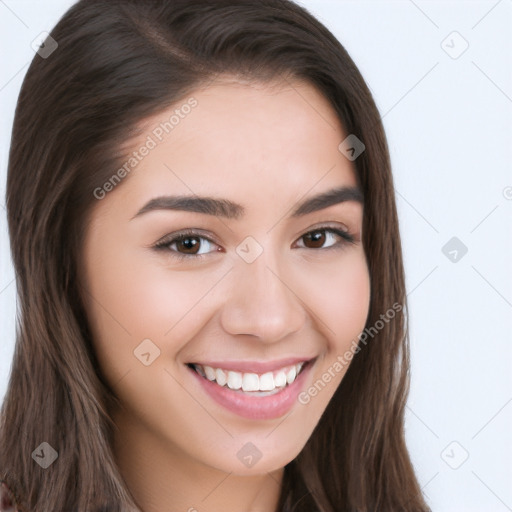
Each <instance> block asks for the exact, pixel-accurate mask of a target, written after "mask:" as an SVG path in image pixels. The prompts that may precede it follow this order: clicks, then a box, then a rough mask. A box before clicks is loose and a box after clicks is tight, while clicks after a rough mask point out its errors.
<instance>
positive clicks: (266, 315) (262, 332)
mask: <svg viewBox="0 0 512 512" xmlns="http://www.w3.org/2000/svg"><path fill="white" fill-rule="evenodd" d="M265 255H266V251H264V252H263V253H262V254H261V255H260V256H259V257H258V258H257V259H256V260H255V261H253V262H252V263H246V262H245V261H243V260H239V261H237V262H236V264H235V268H234V269H233V271H232V272H231V279H230V281H229V290H227V291H226V300H225V301H224V304H223V310H222V313H221V323H222V327H223V328H224V330H225V331H226V332H228V333H230V334H232V335H237V334H247V335H252V336H257V337H258V338H259V339H260V340H261V341H262V342H265V343H275V342H277V341H279V340H281V339H283V338H285V337H286V336H289V335H291V334H292V333H294V332H297V331H299V330H301V329H302V328H303V326H304V324H305V322H306V319H307V314H306V310H305V307H304V304H303V301H304V298H303V297H300V296H299V293H298V292H297V289H298V288H299V287H298V283H297V282H294V281H293V279H292V278H291V275H292V273H291V272H281V271H278V270H276V269H277V265H276V264H275V261H273V264H272V267H270V265H269V263H270V262H269V259H268V258H266V257H265Z"/></svg>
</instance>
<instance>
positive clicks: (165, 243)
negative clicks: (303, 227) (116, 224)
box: [153, 226, 356, 260]
mask: <svg viewBox="0 0 512 512" xmlns="http://www.w3.org/2000/svg"><path fill="white" fill-rule="evenodd" d="M322 231H325V232H330V233H334V234H335V235H338V236H339V237H341V238H342V239H343V241H342V242H337V243H336V244H333V245H331V246H329V247H323V248H322V247H317V248H310V247H301V249H311V250H315V249H316V250H324V251H326V250H329V249H333V250H337V249H343V248H344V247H345V245H346V244H355V243H356V238H355V237H354V236H353V235H351V234H350V233H349V232H348V231H343V230H341V229H338V228H333V227H330V226H320V227H318V228H315V229H313V230H311V231H308V232H306V233H304V234H303V235H301V236H300V237H299V240H300V239H302V238H304V237H305V236H306V235H311V234H313V233H318V232H322ZM187 238H202V239H204V240H207V241H208V242H210V243H212V244H215V242H214V241H213V240H211V239H210V238H208V237H206V236H204V235H202V234H201V233H199V232H197V231H195V230H193V229H187V230H185V231H182V232H181V233H178V234H177V235H173V236H172V238H167V239H164V240H162V241H160V242H157V243H156V244H155V245H154V246H153V248H154V249H156V250H157V251H169V252H172V253H174V254H173V257H175V258H177V259H178V260H186V259H196V260H198V259H202V258H204V257H205V256H207V255H208V254H211V253H207V254H184V253H181V252H178V251H176V250H174V249H169V246H170V245H172V244H174V243H176V242H180V241H183V240H185V239H187ZM215 245H217V244H215ZM212 252H215V251H212Z"/></svg>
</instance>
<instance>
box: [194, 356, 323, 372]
mask: <svg viewBox="0 0 512 512" xmlns="http://www.w3.org/2000/svg"><path fill="white" fill-rule="evenodd" d="M312 359H315V358H314V357H288V358H286V359H279V360H275V361H247V360H245V361H233V360H231V361H208V362H199V361H195V362H194V363H193V364H200V365H201V366H211V367H212V368H222V369H224V370H231V371H235V372H236V371H241V372H247V373H259V374H263V373H267V372H273V371H275V370H279V369H281V368H284V367H285V366H291V365H294V364H297V363H302V362H304V363H305V362H307V361H311V360H312Z"/></svg>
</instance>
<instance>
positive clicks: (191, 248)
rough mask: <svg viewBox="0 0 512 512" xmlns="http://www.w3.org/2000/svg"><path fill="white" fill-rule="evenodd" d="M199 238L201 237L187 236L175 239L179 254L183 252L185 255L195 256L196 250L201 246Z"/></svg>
mask: <svg viewBox="0 0 512 512" xmlns="http://www.w3.org/2000/svg"><path fill="white" fill-rule="evenodd" d="M200 238H202V237H199V236H194V237H192V236H187V237H186V238H180V239H177V241H175V243H176V248H177V249H178V251H179V252H185V254H197V250H198V249H199V247H200V245H201V242H199V241H198V240H199V239H200ZM182 249H183V251H182Z"/></svg>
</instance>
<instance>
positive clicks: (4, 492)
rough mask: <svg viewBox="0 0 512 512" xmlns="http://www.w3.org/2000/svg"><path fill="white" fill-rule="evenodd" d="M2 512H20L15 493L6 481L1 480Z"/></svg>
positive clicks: (0, 509) (0, 511)
mask: <svg viewBox="0 0 512 512" xmlns="http://www.w3.org/2000/svg"><path fill="white" fill-rule="evenodd" d="M0 512H19V509H18V508H17V505H16V500H15V499H14V495H13V493H12V492H11V490H10V489H9V487H7V484H6V483H5V482H1V481H0Z"/></svg>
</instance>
